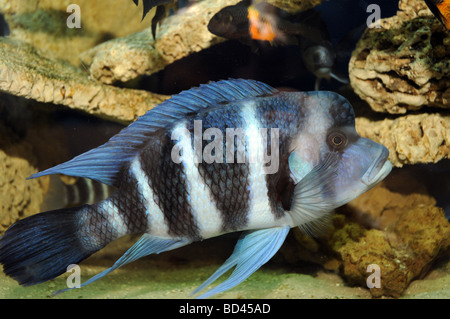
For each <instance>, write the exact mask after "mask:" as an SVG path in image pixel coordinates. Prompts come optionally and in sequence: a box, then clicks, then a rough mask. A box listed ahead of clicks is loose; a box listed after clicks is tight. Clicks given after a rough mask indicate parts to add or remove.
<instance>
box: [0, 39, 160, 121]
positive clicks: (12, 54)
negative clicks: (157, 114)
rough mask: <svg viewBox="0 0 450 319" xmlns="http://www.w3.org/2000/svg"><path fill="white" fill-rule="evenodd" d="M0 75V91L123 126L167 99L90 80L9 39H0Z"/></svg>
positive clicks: (71, 67) (77, 70) (78, 70)
mask: <svg viewBox="0 0 450 319" xmlns="http://www.w3.org/2000/svg"><path fill="white" fill-rule="evenodd" d="M0 75H1V76H0V90H1V91H4V92H7V93H10V94H13V95H16V96H22V97H26V98H28V99H33V100H36V101H39V102H45V103H54V104H58V105H66V106H68V107H70V108H75V109H79V110H82V111H85V112H87V113H90V114H93V115H96V116H99V117H102V118H106V119H111V120H114V121H118V122H123V123H129V122H131V121H134V120H136V119H137V117H138V116H140V115H143V114H144V113H145V112H146V111H147V110H149V109H151V108H153V107H154V106H155V105H157V104H159V103H160V102H162V101H164V100H165V99H166V98H167V97H166V96H163V95H158V94H153V93H150V92H146V91H139V90H131V89H121V88H117V87H113V86H108V85H104V84H102V83H99V82H97V81H93V80H91V79H89V77H88V76H87V75H86V74H85V73H83V72H82V71H81V70H80V69H77V68H75V67H73V66H71V65H70V64H68V63H65V62H63V61H60V60H50V59H48V58H46V57H44V56H41V55H40V54H39V53H38V52H37V51H36V50H35V49H34V48H33V47H31V46H29V45H27V44H25V43H23V42H20V41H17V40H13V39H9V38H0Z"/></svg>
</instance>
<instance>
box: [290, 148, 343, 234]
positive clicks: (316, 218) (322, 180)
mask: <svg viewBox="0 0 450 319" xmlns="http://www.w3.org/2000/svg"><path fill="white" fill-rule="evenodd" d="M338 156H339V155H338V153H336V152H331V153H329V154H328V155H327V157H326V158H325V159H324V160H323V161H322V162H321V163H320V164H318V165H317V166H315V167H314V168H313V169H312V170H311V171H310V172H309V173H308V174H306V176H304V177H303V178H302V179H301V180H300V181H299V182H298V183H297V185H295V189H294V196H293V200H292V206H291V210H290V211H289V213H290V215H291V217H292V219H293V221H294V222H295V224H296V225H297V226H298V227H299V228H300V230H301V231H302V232H303V233H306V234H309V235H311V236H318V235H320V234H323V233H325V232H326V230H327V226H328V225H329V222H330V220H331V215H332V213H333V209H335V208H336V207H338V206H340V204H341V203H335V202H333V201H329V200H324V197H325V198H329V197H330V196H331V195H329V193H331V192H332V190H330V185H334V184H335V183H334V182H333V181H334V179H335V178H336V176H337V169H338V166H337V164H338V163H339V161H338V159H337V157H338Z"/></svg>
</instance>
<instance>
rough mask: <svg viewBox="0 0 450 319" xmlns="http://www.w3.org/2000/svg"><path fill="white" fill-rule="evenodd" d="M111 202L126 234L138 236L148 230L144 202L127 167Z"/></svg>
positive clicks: (135, 180) (136, 182) (136, 183)
mask: <svg viewBox="0 0 450 319" xmlns="http://www.w3.org/2000/svg"><path fill="white" fill-rule="evenodd" d="M111 200H112V202H113V203H114V205H115V206H116V207H117V208H118V211H119V215H120V217H121V218H122V220H123V222H124V223H125V225H126V227H127V229H128V234H138V233H142V232H145V231H146V230H147V229H148V217H147V210H146V207H145V201H144V198H143V195H142V193H141V192H140V191H139V188H138V181H137V179H136V177H135V176H134V175H133V174H132V172H131V171H130V169H129V168H128V167H127V168H126V169H125V170H124V171H123V172H122V173H121V186H120V188H119V191H118V192H116V193H115V194H114V195H113V196H112V197H111Z"/></svg>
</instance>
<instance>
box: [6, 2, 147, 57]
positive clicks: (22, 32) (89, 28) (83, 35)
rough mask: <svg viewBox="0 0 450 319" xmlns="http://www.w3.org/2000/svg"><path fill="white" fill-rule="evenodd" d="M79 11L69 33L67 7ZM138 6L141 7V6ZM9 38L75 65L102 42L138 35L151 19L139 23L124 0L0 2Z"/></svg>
mask: <svg viewBox="0 0 450 319" xmlns="http://www.w3.org/2000/svg"><path fill="white" fill-rule="evenodd" d="M74 3H75V4H77V5H78V6H79V7H80V11H81V15H80V19H81V28H80V29H76V28H74V29H70V28H68V26H67V19H68V17H69V16H70V15H71V14H72V11H70V12H67V8H68V6H69V5H70V4H74ZM141 6H142V4H141ZM0 12H1V13H3V14H4V15H5V18H6V20H7V21H8V24H9V25H10V29H11V37H12V38H15V39H18V40H21V41H24V42H27V43H29V44H31V45H32V46H34V47H35V48H37V49H39V50H41V54H43V55H45V56H47V57H55V58H60V59H64V60H66V61H68V62H70V63H72V64H74V65H79V64H80V62H81V60H80V58H79V54H80V53H81V52H83V51H86V50H88V49H90V48H92V47H94V46H95V45H97V44H99V43H100V42H103V41H105V40H108V39H111V38H115V37H123V36H126V35H129V34H132V33H135V32H138V31H141V30H143V29H145V28H147V27H149V26H150V24H151V17H146V19H144V20H143V21H142V22H141V17H142V8H141V7H136V6H135V5H134V3H133V2H132V1H131V0H130V1H126V0H98V1H90V0H78V1H76V2H74V1H69V0H61V1H54V0H0Z"/></svg>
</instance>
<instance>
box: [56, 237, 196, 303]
mask: <svg viewBox="0 0 450 319" xmlns="http://www.w3.org/2000/svg"><path fill="white" fill-rule="evenodd" d="M190 243H191V242H190V241H187V240H183V239H165V238H158V237H155V236H152V235H149V234H144V235H142V237H141V238H140V239H139V240H138V241H137V242H136V243H135V244H134V245H133V246H132V247H131V248H130V249H128V250H127V251H126V252H125V254H123V256H122V257H120V258H119V259H118V260H117V261H116V262H115V263H114V265H113V266H112V267H111V268H108V269H106V270H104V271H102V272H101V273H99V274H97V275H95V276H94V277H92V278H90V279H89V280H88V281H86V282H84V283H83V284H81V287H83V286H86V285H89V284H90V283H93V282H94V281H96V280H98V279H100V278H102V277H104V276H106V275H107V274H109V273H111V272H112V271H114V270H116V269H117V268H120V267H122V266H124V265H126V264H128V263H130V262H133V261H135V260H138V259H139V258H142V257H144V256H148V255H151V254H159V253H162V252H164V251H168V250H173V249H176V248H179V247H182V246H185V245H188V244H190ZM71 289H74V288H67V289H63V290H59V291H56V292H55V293H54V294H53V295H57V294H60V293H63V292H65V291H67V290H71Z"/></svg>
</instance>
